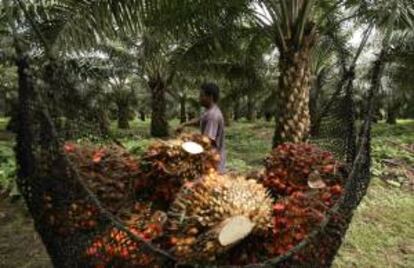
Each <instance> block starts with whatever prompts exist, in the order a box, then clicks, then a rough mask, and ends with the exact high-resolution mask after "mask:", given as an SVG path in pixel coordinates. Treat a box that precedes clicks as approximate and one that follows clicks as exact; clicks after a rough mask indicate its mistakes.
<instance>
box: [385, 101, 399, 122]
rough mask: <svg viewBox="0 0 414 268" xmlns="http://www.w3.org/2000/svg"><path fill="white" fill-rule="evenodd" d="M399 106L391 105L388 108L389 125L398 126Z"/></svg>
mask: <svg viewBox="0 0 414 268" xmlns="http://www.w3.org/2000/svg"><path fill="white" fill-rule="evenodd" d="M398 109H399V105H395V104H389V105H388V107H387V121H386V123H387V124H389V125H395V124H397V115H398Z"/></svg>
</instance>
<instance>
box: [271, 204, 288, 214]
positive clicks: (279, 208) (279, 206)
mask: <svg viewBox="0 0 414 268" xmlns="http://www.w3.org/2000/svg"><path fill="white" fill-rule="evenodd" d="M285 209H286V206H285V204H283V203H276V204H275V205H274V206H273V210H274V211H275V212H276V213H281V212H283V211H285Z"/></svg>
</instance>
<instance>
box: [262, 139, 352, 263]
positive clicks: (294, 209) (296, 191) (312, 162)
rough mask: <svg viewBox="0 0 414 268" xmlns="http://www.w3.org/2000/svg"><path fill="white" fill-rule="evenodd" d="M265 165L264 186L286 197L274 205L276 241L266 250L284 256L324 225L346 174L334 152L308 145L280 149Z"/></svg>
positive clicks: (341, 188) (337, 197) (302, 257)
mask: <svg viewBox="0 0 414 268" xmlns="http://www.w3.org/2000/svg"><path fill="white" fill-rule="evenodd" d="M265 165H266V170H265V175H264V176H263V177H262V180H263V184H264V185H265V186H267V187H268V188H269V189H270V190H271V191H272V193H273V194H274V195H277V196H282V197H283V198H282V199H279V200H278V201H277V202H276V203H275V204H274V206H273V211H274V217H273V239H271V242H269V243H267V244H266V248H267V250H268V251H269V254H272V255H281V254H284V253H286V252H287V251H289V250H291V249H292V248H294V247H295V246H296V245H297V244H298V243H300V242H301V241H302V240H304V239H306V237H307V236H308V235H309V234H310V233H311V232H312V231H313V230H316V229H317V228H318V227H319V226H320V224H321V223H322V221H323V220H324V219H325V217H326V215H327V214H328V213H329V210H330V209H331V208H332V207H333V206H334V205H335V203H336V202H337V201H338V199H339V198H340V196H341V194H342V192H343V184H344V179H345V177H346V171H345V167H344V165H343V164H342V163H341V162H339V161H336V160H335V159H334V157H333V155H332V153H330V152H327V151H323V150H321V149H319V148H318V147H316V146H315V145H311V144H305V143H299V144H293V143H286V144H282V145H280V146H278V147H277V148H276V149H275V150H274V151H273V152H272V154H271V156H269V157H268V158H267V159H266V164H265ZM296 257H297V258H301V259H304V256H303V255H301V253H298V254H296Z"/></svg>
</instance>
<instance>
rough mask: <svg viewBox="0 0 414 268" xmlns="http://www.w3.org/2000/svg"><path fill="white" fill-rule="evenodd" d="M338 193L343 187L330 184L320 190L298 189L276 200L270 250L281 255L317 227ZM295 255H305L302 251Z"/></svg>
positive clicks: (302, 257)
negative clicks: (302, 190) (303, 190)
mask: <svg viewBox="0 0 414 268" xmlns="http://www.w3.org/2000/svg"><path fill="white" fill-rule="evenodd" d="M341 193H342V186H340V185H333V186H328V187H326V188H324V189H320V190H314V191H308V192H301V191H297V192H294V193H292V194H291V195H290V196H289V197H287V198H284V199H282V200H279V201H277V202H276V203H275V204H274V206H273V210H274V218H273V224H274V225H273V226H274V227H273V234H274V239H273V242H272V243H271V244H269V245H267V249H268V250H269V251H270V253H271V254H274V255H281V254H284V253H286V252H287V251H288V250H290V249H292V248H293V247H294V246H296V245H297V244H298V243H300V242H301V241H302V240H304V239H306V237H307V236H308V235H309V234H310V233H311V232H312V231H314V230H317V228H319V226H320V224H321V222H322V221H323V220H324V219H325V218H326V217H327V213H328V211H329V210H330V209H331V208H332V207H333V206H334V204H335V203H336V201H337V200H338V199H339V198H340V196H341ZM331 216H332V215H331ZM297 256H298V257H300V258H301V259H304V258H305V256H304V255H303V254H301V253H299V254H298V255H297Z"/></svg>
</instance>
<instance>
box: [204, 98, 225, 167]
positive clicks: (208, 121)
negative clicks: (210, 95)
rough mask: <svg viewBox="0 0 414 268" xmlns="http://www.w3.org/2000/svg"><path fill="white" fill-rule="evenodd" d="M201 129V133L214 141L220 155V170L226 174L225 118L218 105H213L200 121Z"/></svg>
mask: <svg viewBox="0 0 414 268" xmlns="http://www.w3.org/2000/svg"><path fill="white" fill-rule="evenodd" d="M200 127H201V133H202V134H203V135H205V136H207V137H209V138H210V139H211V140H213V141H214V143H215V147H216V149H217V150H218V151H219V153H220V164H219V166H218V170H219V171H220V172H221V173H223V172H225V164H226V153H225V146H224V118H223V114H222V113H221V111H220V109H219V107H218V106H217V105H213V106H212V107H211V108H210V109H208V110H206V111H205V112H204V113H203V115H202V116H201V120H200Z"/></svg>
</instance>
